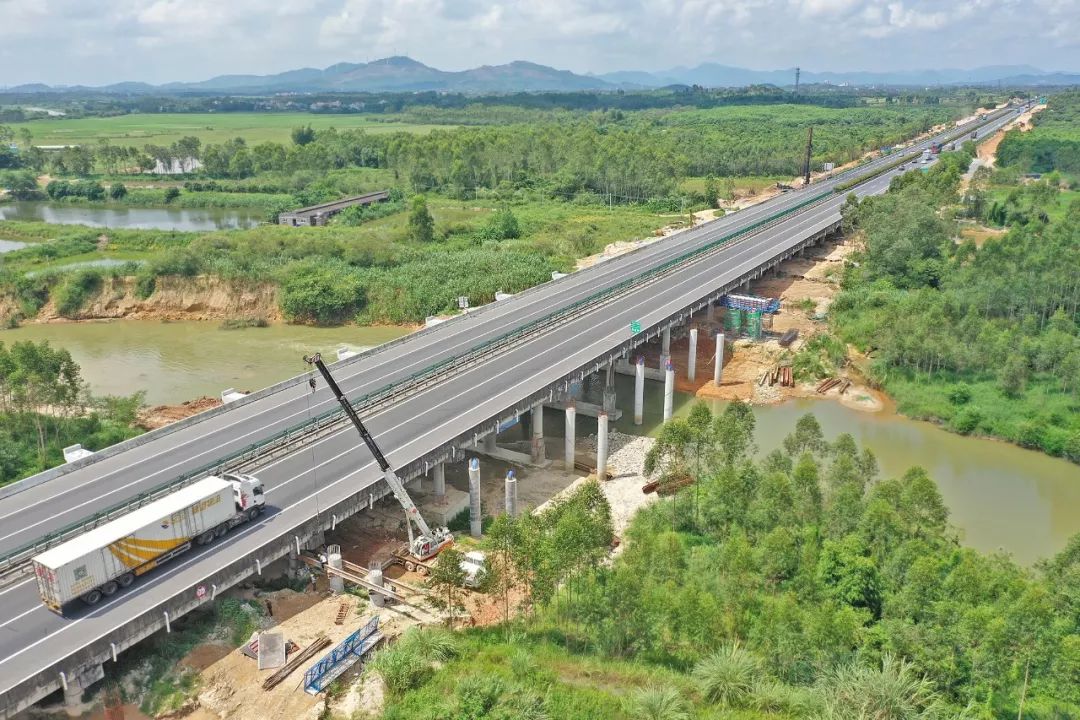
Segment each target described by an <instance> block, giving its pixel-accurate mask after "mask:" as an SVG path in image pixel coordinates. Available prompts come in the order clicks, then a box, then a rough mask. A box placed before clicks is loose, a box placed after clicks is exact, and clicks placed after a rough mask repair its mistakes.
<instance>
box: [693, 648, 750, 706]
mask: <svg viewBox="0 0 1080 720" xmlns="http://www.w3.org/2000/svg"><path fill="white" fill-rule="evenodd" d="M760 671H761V663H760V662H759V661H758V659H757V657H755V656H754V655H753V654H751V653H750V652H747V651H746V650H744V649H743V648H741V647H739V645H738V643H733V644H730V645H728V646H727V647H725V648H723V649H721V650H718V651H717V652H715V653H714V654H712V655H710V656H709V657H707V658H705V659H704V660H702V661H701V662H699V663H698V664H697V665H695V666H694V673H693V676H694V680H696V681H697V685H698V688H699V689H700V690H701V694H702V695H703V696H705V698H706V699H707V700H708V701H709V702H711V703H715V704H717V705H721V706H723V707H744V706H746V705H747V704H748V702H749V700H750V698H751V696H752V693H753V690H754V683H755V682H757V680H758V676H759V674H760Z"/></svg>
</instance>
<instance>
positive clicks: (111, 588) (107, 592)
mask: <svg viewBox="0 0 1080 720" xmlns="http://www.w3.org/2000/svg"><path fill="white" fill-rule="evenodd" d="M119 589H120V586H119V585H117V584H116V583H115V582H113V581H112V580H110V581H109V582H107V583H105V584H104V585H102V586H101V594H102V595H104V596H105V597H112V596H113V595H115V594H116V591H117V590H119Z"/></svg>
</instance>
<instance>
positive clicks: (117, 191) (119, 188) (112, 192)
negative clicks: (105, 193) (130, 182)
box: [109, 182, 128, 200]
mask: <svg viewBox="0 0 1080 720" xmlns="http://www.w3.org/2000/svg"><path fill="white" fill-rule="evenodd" d="M127 194H128V189H127V186H125V185H124V183H119V182H117V183H113V184H112V185H110V186H109V197H110V198H112V199H113V200H122V199H123V198H125V197H126V196H127Z"/></svg>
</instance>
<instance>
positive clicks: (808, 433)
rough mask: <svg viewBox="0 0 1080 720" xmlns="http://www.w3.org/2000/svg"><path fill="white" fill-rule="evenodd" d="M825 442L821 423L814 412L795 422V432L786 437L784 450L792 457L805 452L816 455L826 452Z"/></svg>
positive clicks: (826, 445) (826, 444)
mask: <svg viewBox="0 0 1080 720" xmlns="http://www.w3.org/2000/svg"><path fill="white" fill-rule="evenodd" d="M828 447H829V446H828V443H826V442H825V434H824V433H823V432H822V431H821V425H820V424H819V423H818V421H817V418H816V417H814V416H813V414H812V413H807V414H805V415H803V416H802V417H800V418H799V419H798V421H797V422H796V423H795V432H793V433H792V434H790V435H788V436H787V437H785V438H784V450H786V451H787V454H788V455H790V456H791V457H796V456H798V455H801V454H802V453H804V452H809V453H811V454H814V455H821V454H824V453H825V451H826V450H827V449H828Z"/></svg>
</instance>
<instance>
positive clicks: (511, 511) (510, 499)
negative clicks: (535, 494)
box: [505, 470, 518, 517]
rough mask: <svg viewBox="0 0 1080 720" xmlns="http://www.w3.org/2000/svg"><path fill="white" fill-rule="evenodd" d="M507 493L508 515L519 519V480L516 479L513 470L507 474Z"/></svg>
mask: <svg viewBox="0 0 1080 720" xmlns="http://www.w3.org/2000/svg"><path fill="white" fill-rule="evenodd" d="M505 493H506V514H507V515H509V516H510V517H517V502H518V493H517V478H516V477H514V471H513V470H508V471H507V472H506V483H505Z"/></svg>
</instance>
